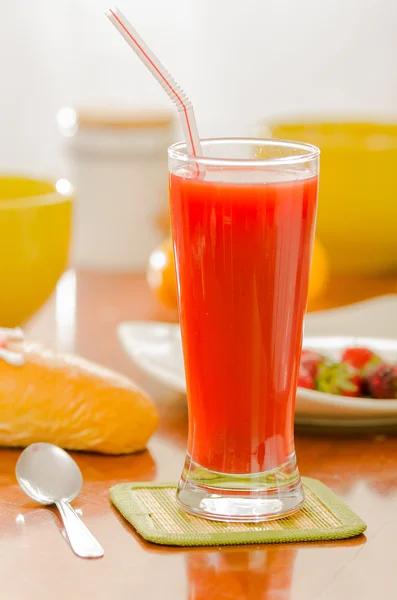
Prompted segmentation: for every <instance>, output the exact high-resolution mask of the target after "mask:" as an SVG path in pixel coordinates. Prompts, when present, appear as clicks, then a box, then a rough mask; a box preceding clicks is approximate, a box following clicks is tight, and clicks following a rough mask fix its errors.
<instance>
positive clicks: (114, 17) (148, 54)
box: [106, 8, 201, 156]
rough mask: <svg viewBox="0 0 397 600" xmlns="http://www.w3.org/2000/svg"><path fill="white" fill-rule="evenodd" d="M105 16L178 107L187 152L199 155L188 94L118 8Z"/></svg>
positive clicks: (198, 145)
mask: <svg viewBox="0 0 397 600" xmlns="http://www.w3.org/2000/svg"><path fill="white" fill-rule="evenodd" d="M106 16H107V17H108V19H109V20H110V21H111V23H113V25H114V26H115V28H116V29H117V30H118V32H119V33H121V35H122V36H123V38H124V39H125V41H126V42H127V44H129V45H130V46H131V48H132V49H133V50H134V52H135V54H136V55H137V56H138V58H140V59H141V61H142V62H143V63H144V64H145V65H146V67H147V68H148V69H149V70H150V71H151V72H152V74H153V75H154V77H155V78H156V79H157V81H158V82H159V84H160V85H161V87H162V88H163V89H164V90H165V92H166V93H167V94H168V96H169V98H170V99H171V100H172V102H173V103H174V105H175V106H176V108H177V109H178V111H179V114H180V117H181V122H182V129H183V133H184V136H185V140H186V146H187V150H188V154H190V155H192V156H200V155H201V146H200V137H199V134H198V131H197V125H196V119H195V116H194V111H193V105H192V103H191V101H190V100H189V98H188V96H187V95H186V94H185V92H184V91H183V90H182V88H181V87H180V85H179V84H178V83H177V82H176V81H175V79H174V78H173V77H172V76H171V75H170V73H169V72H168V71H167V69H166V68H165V67H164V65H163V64H162V63H161V62H160V61H159V59H158V58H157V57H156V56H155V55H154V54H153V52H152V51H151V50H150V48H148V46H147V45H146V43H145V42H144V41H143V39H142V38H141V36H140V35H139V34H138V32H137V31H136V30H135V29H134V27H133V26H132V25H131V23H130V22H129V21H128V20H127V19H126V18H125V16H124V15H123V13H122V12H121V11H120V10H119V9H118V8H111V9H109V10H108V11H106Z"/></svg>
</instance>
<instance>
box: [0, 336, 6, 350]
mask: <svg viewBox="0 0 397 600" xmlns="http://www.w3.org/2000/svg"><path fill="white" fill-rule="evenodd" d="M6 346H7V338H6V337H5V336H2V335H0V348H6Z"/></svg>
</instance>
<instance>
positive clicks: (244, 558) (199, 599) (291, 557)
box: [186, 545, 297, 600]
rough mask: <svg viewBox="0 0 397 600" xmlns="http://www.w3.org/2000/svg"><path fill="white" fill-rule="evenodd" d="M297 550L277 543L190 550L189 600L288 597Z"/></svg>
mask: <svg viewBox="0 0 397 600" xmlns="http://www.w3.org/2000/svg"><path fill="white" fill-rule="evenodd" d="M296 553H297V550H296V549H295V548H294V547H287V546H274V545H273V546H271V547H268V548H266V549H253V548H250V549H244V550H241V549H238V550H234V549H233V550H231V549H224V550H222V551H221V552H216V551H213V552H202V553H189V554H188V555H187V556H186V563H187V576H188V600H227V599H228V600H229V599H230V598H233V600H273V599H274V598H277V600H287V599H288V598H290V588H291V582H292V577H293V570H294V563H295V558H296Z"/></svg>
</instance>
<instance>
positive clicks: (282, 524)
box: [110, 477, 367, 546]
mask: <svg viewBox="0 0 397 600" xmlns="http://www.w3.org/2000/svg"><path fill="white" fill-rule="evenodd" d="M302 481H303V485H304V488H305V495H306V500H305V503H304V505H303V507H302V508H301V509H300V510H299V512H297V513H295V514H294V515H291V516H290V517H286V518H284V519H278V520H276V521H267V522H264V523H222V522H219V521H209V520H207V519H201V518H199V517H195V516H191V515H189V514H187V513H185V512H184V511H182V510H181V509H180V508H179V507H178V505H177V503H176V499H175V493H176V488H175V485H173V484H169V483H168V484H167V483H163V484H159V483H121V484H119V485H116V486H114V487H112V488H111V490H110V498H111V500H112V502H113V504H114V506H115V507H116V508H117V509H118V510H119V511H120V513H121V514H122V515H123V517H124V518H125V519H126V520H127V521H128V522H129V523H131V525H132V526H133V527H134V528H135V529H136V531H137V532H138V533H139V534H140V535H141V536H142V537H143V538H144V539H145V540H148V541H150V542H153V543H155V544H164V545H168V546H218V545H223V544H261V543H277V542H312V541H320V540H341V539H345V538H349V537H354V536H356V535H359V534H360V533H362V532H363V531H365V530H366V528H367V526H366V524H365V523H364V522H363V521H362V520H361V519H360V518H359V517H358V516H357V515H356V514H355V513H354V512H353V511H352V510H350V508H349V507H348V506H346V504H345V503H344V502H343V501H342V500H341V499H340V498H338V496H336V495H335V494H334V493H333V492H332V491H331V490H330V489H329V488H328V487H327V486H325V485H324V484H323V483H321V481H318V480H316V479H309V478H307V477H303V478H302Z"/></svg>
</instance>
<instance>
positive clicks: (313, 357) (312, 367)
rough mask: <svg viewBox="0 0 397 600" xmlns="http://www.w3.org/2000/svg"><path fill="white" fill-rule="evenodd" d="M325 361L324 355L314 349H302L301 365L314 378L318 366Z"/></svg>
mask: <svg viewBox="0 0 397 600" xmlns="http://www.w3.org/2000/svg"><path fill="white" fill-rule="evenodd" d="M323 362H325V358H324V356H322V355H321V354H319V353H318V352H315V351H314V350H302V357H301V365H302V366H303V367H304V368H305V369H306V371H307V372H308V373H309V374H310V375H311V376H312V377H313V378H314V377H315V376H316V375H317V370H318V367H319V365H320V364H321V363H323Z"/></svg>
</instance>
